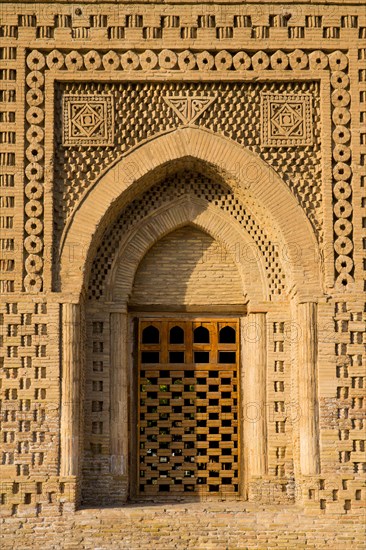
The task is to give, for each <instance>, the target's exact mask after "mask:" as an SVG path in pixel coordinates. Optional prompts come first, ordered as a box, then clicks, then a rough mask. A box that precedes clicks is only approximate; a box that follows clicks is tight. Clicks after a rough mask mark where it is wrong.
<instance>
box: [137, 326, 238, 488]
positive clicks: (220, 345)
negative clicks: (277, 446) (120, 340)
mask: <svg viewBox="0 0 366 550" xmlns="http://www.w3.org/2000/svg"><path fill="white" fill-rule="evenodd" d="M151 327H154V328H155V329H157V330H156V331H155V336H156V339H155V340H154V339H153V338H152V339H149V338H147V339H146V334H147V335H149V334H150V335H151V331H153V332H154V328H151ZM177 327H178V329H177ZM202 327H203V332H204V329H206V330H207V331H208V333H209V342H208V341H207V342H204V340H205V338H202V334H200V332H201V331H202ZM228 327H229V328H228ZM146 329H147V330H146ZM172 329H173V330H172ZM179 329H181V330H179ZM196 329H198V331H197V330H196ZM223 329H225V330H226V331H228V332H229V334H231V335H234V339H233V338H231V339H230V338H227V333H226V335H225V331H223ZM174 331H176V332H174ZM177 332H178V335H179V334H180V335H181V336H182V335H183V337H182V338H181V339H179V338H178V337H177ZM197 334H198V337H197ZM223 334H224V337H223V336H222V335H223ZM200 336H201V337H200ZM235 336H236V337H235ZM197 338H198V339H199V340H200V342H199V343H198V342H197ZM220 340H221V341H220ZM223 340H224V341H223ZM229 340H230V342H229ZM233 340H234V341H233ZM153 341H155V342H156V343H151V342H153ZM225 341H226V342H227V343H225ZM173 342H175V343H173ZM178 342H181V343H178ZM238 359H239V350H238V324H237V322H236V321H232V320H231V321H207V320H205V321H201V320H196V321H182V320H172V319H166V320H141V321H140V325H139V353H138V361H139V379H138V410H139V413H138V414H139V434H138V446H139V449H138V453H139V460H138V461H139V472H138V490H139V494H140V496H154V495H157V496H158V495H162V496H163V495H172V496H177V495H178V496H179V495H181V496H183V495H189V494H192V493H193V494H201V495H205V494H207V495H212V496H215V495H219V494H228V495H230V494H235V493H238V484H239V476H238V462H239V460H238V453H239V446H238V437H239V434H238V391H239V383H238ZM224 361H225V362H224Z"/></svg>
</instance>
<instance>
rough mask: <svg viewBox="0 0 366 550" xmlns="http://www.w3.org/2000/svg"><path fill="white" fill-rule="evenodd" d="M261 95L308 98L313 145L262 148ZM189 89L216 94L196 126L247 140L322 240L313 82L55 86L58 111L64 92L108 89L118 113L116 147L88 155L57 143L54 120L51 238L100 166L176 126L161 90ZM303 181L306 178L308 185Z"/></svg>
mask: <svg viewBox="0 0 366 550" xmlns="http://www.w3.org/2000/svg"><path fill="white" fill-rule="evenodd" d="M260 92H266V93H271V94H273V93H282V94H283V93H287V94H289V93H291V94H295V95H296V94H298V93H301V92H306V93H308V94H309V95H310V96H311V98H312V101H313V129H314V143H313V145H304V146H302V147H299V148H297V149H296V148H293V147H291V148H289V147H286V146H284V145H279V144H277V145H276V147H263V146H262V144H261V96H260ZM187 93H189V94H190V95H195V96H197V97H201V96H202V97H207V96H209V95H210V94H216V100H215V102H214V103H212V104H211V105H210V106H209V108H208V109H206V110H205V111H204V112H203V113H202V114H201V115H200V117H199V118H198V119H197V120H196V121H195V124H196V125H197V126H199V127H200V128H207V129H209V130H211V131H213V132H215V133H217V132H218V133H221V134H223V135H224V136H227V137H229V138H231V139H233V140H235V141H237V142H238V143H241V144H243V145H245V147H247V148H248V149H250V150H251V151H253V152H254V153H256V154H258V155H259V156H260V157H261V158H262V159H263V160H265V161H266V162H268V163H270V165H271V166H272V168H273V169H274V170H275V171H277V173H278V174H279V175H280V177H281V178H282V179H283V180H284V181H285V182H286V183H287V185H288V186H289V187H290V189H291V191H292V192H293V193H294V195H295V196H296V197H297V199H298V200H299V202H300V204H301V205H302V206H303V208H304V210H305V211H306V213H307V215H308V216H309V219H310V220H311V223H312V224H313V226H314V228H315V229H316V233H317V235H318V238H319V240H321V239H322V230H321V226H322V211H321V208H322V198H321V171H320V170H319V159H320V123H319V122H320V98H319V85H318V83H316V82H295V83H279V82H273V83H268V82H265V83H246V82H241V83H217V82H200V83H184V82H176V83H175V82H171V83H169V84H165V83H164V84H162V83H125V84H101V83H98V84H97V83H95V84H90V83H89V84H87V83H85V84H83V85H80V84H77V83H65V84H62V85H61V84H59V85H58V86H57V90H56V112H59V111H60V110H61V104H62V97H63V96H64V95H65V94H66V95H67V94H71V95H73V96H74V97H76V96H77V95H78V94H79V95H80V94H81V95H83V94H97V95H100V94H110V95H111V96H112V97H113V98H114V104H115V112H116V116H115V122H114V124H115V147H114V148H106V147H98V146H95V147H93V152H92V155H91V154H88V151H87V150H85V147H82V146H73V147H66V148H64V147H62V143H61V127H60V124H61V118H60V117H56V120H55V124H56V125H57V129H56V136H55V137H56V148H55V154H56V158H55V169H56V182H55V184H56V189H55V193H56V195H55V196H56V200H55V204H54V208H55V223H56V228H57V233H56V238H57V239H59V238H60V235H61V232H62V229H63V226H64V223H65V222H66V220H67V219H68V218H69V216H70V214H71V213H72V212H73V210H74V208H75V206H76V205H77V204H78V202H79V200H80V199H81V197H82V196H83V194H84V193H85V191H86V189H88V188H89V187H90V186H91V185H92V184H93V182H94V181H95V180H96V179H97V178H98V176H99V175H100V173H101V171H102V170H103V169H105V168H106V167H107V166H108V165H110V164H111V163H112V162H113V160H115V159H116V158H118V157H120V156H121V155H124V154H126V153H127V152H128V151H129V150H130V149H131V148H132V147H134V146H135V145H137V144H138V143H140V142H141V141H144V140H147V139H149V138H152V137H154V135H157V134H160V133H162V132H167V131H170V130H173V129H175V128H176V127H177V126H179V125H181V124H182V121H181V120H180V118H179V117H178V116H177V115H176V114H175V113H174V111H172V109H171V108H170V107H169V106H168V105H167V104H166V103H165V101H164V95H165V94H169V96H170V97H172V96H173V95H174V96H176V97H179V96H180V95H183V94H187ZM131 112H133V113H134V115H133V116H131V115H130V113H131ZM299 167H301V170H299ZM130 170H133V167H130ZM243 176H244V174H243ZM309 181H311V182H312V184H311V186H310V185H309V184H308V182H309Z"/></svg>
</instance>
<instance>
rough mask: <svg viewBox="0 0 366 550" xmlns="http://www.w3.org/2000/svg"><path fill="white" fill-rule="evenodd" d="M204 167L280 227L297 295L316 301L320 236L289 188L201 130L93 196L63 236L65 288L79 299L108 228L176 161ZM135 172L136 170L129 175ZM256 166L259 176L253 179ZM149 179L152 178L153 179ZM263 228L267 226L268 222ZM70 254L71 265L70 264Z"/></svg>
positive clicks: (138, 153)
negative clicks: (128, 203) (222, 178)
mask: <svg viewBox="0 0 366 550" xmlns="http://www.w3.org/2000/svg"><path fill="white" fill-rule="evenodd" d="M183 159H184V160H185V161H187V162H188V163H189V162H190V161H192V162H193V161H194V162H196V161H197V160H198V161H199V162H202V163H205V164H208V165H210V167H213V168H214V169H216V170H217V172H218V173H219V174H221V175H223V176H224V178H225V179H227V180H228V183H229V185H231V186H232V187H233V188H235V192H239V194H240V195H241V196H242V197H243V198H244V199H245V197H248V196H252V197H254V198H255V201H257V203H258V204H260V205H261V207H262V209H263V210H262V212H264V213H266V214H267V215H268V223H267V224H266V227H267V226H273V225H274V226H275V227H276V226H277V227H278V230H277V233H278V237H279V241H280V245H281V246H282V247H283V249H285V251H286V258H285V260H286V266H287V270H286V271H287V275H288V280H289V282H290V285H289V286H290V287H292V288H293V289H294V290H295V292H296V291H297V292H298V293H299V294H301V293H302V292H303V290H304V288H305V289H306V294H307V295H308V294H311V295H314V296H318V295H320V294H321V293H322V290H321V270H320V262H319V259H318V258H319V251H318V245H317V241H316V237H315V235H314V233H313V230H312V228H311V224H310V222H309V221H308V219H307V217H306V214H305V212H304V211H303V210H302V209H301V207H300V206H299V204H298V202H297V200H296V198H295V197H294V196H293V195H292V193H291V191H290V189H289V188H288V187H287V186H286V184H285V183H284V182H283V181H282V180H281V179H280V178H279V176H278V175H277V174H276V173H275V172H274V170H272V169H271V168H270V167H269V166H268V165H267V164H266V163H265V162H264V161H263V160H261V159H259V158H258V157H257V156H256V155H255V154H253V153H251V152H249V151H248V150H246V149H245V148H243V147H242V146H241V145H239V144H237V143H235V142H233V141H231V140H229V139H227V138H224V137H222V136H218V135H216V134H213V133H211V132H208V131H205V130H202V129H198V128H183V129H180V130H176V131H174V132H171V133H169V134H166V135H163V136H160V137H158V138H156V139H154V140H152V141H151V142H149V143H147V144H145V145H143V146H141V147H139V148H137V149H136V150H134V151H133V152H132V153H130V154H129V155H127V156H126V157H124V158H123V159H122V160H120V161H119V162H118V163H117V164H116V165H115V166H114V167H112V168H110V170H109V171H108V172H107V173H106V174H105V175H104V176H103V177H102V178H101V179H100V180H99V182H98V183H97V184H96V185H95V186H94V187H93V188H92V189H91V190H90V191H89V193H88V194H87V195H86V197H85V198H84V200H83V201H82V203H81V204H80V205H79V206H78V208H77V209H76V211H75V213H74V215H73V217H72V219H71V221H70V224H69V226H68V227H67V229H66V231H65V236H64V239H63V243H62V250H61V255H60V275H61V285H62V287H61V289H62V291H63V292H66V293H69V294H72V295H78V294H79V293H80V292H81V290H82V288H83V284H84V282H85V280H84V279H85V276H86V274H87V273H88V270H89V265H90V263H91V261H92V258H93V256H94V254H95V251H96V248H97V246H98V245H99V243H100V240H101V237H102V235H103V233H104V231H105V230H106V228H107V227H108V226H109V225H110V224H111V223H113V221H114V220H115V218H116V216H117V215H118V213H119V212H120V210H121V208H122V207H123V206H124V205H125V204H126V203H127V202H129V201H130V200H132V199H133V198H134V196H136V194H138V193H141V191H142V190H143V189H144V186H145V188H147V187H148V186H149V185H151V179H153V180H154V179H155V178H156V177H161V174H162V173H164V170H165V167H167V166H169V165H174V162H175V161H181V160H183ZM131 167H133V170H131ZM253 167H255V170H256V177H253V171H250V170H249V168H251V169H252V170H253ZM150 176H151V179H150ZM264 223H265V221H264ZM70 250H72V251H73V261H72V262H70V261H69V254H70Z"/></svg>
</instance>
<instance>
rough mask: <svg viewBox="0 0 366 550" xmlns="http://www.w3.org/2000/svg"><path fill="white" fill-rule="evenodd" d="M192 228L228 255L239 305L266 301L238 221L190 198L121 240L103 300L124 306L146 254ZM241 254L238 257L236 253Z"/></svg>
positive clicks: (264, 283)
mask: <svg viewBox="0 0 366 550" xmlns="http://www.w3.org/2000/svg"><path fill="white" fill-rule="evenodd" d="M185 225H193V226H194V227H197V228H198V229H201V230H202V231H204V232H206V233H208V234H209V235H210V236H211V237H213V238H214V239H215V240H216V241H218V242H220V244H222V245H223V246H224V248H225V249H226V251H227V252H228V254H229V255H230V256H231V258H232V260H233V261H234V263H235V264H236V266H237V269H238V271H239V274H240V277H241V280H242V285H243V302H244V301H247V300H248V299H250V300H252V301H261V300H266V299H268V298H269V288H268V280H267V276H266V270H265V265H264V261H263V257H262V255H261V254H259V255H258V254H256V253H255V252H254V251H256V252H258V250H257V248H256V246H255V243H253V241H252V240H251V238H250V236H249V235H248V234H247V233H246V232H245V231H243V229H242V227H241V226H240V224H239V223H238V222H235V221H234V220H232V219H230V218H229V216H228V215H227V214H226V215H225V214H224V213H223V212H221V211H220V210H219V209H217V208H215V207H214V206H212V205H209V204H207V202H206V201H203V200H199V199H197V198H193V197H191V196H188V197H183V198H181V199H178V200H177V201H175V202H174V203H168V204H167V205H166V206H164V207H162V208H161V209H159V210H158V211H154V213H153V214H152V215H150V216H147V217H146V218H144V219H143V220H142V221H141V222H140V223H139V224H136V225H135V226H134V227H133V228H132V230H131V231H130V232H129V233H128V234H127V235H126V237H125V238H124V239H123V241H122V243H121V245H120V248H119V250H118V252H117V254H116V257H115V261H114V265H113V266H112V269H111V274H110V277H109V278H108V281H107V288H108V292H107V296H106V298H107V300H113V301H117V302H122V303H126V302H127V301H128V299H129V297H130V295H131V292H132V286H133V282H134V278H135V273H136V270H137V268H138V266H139V265H140V262H141V260H142V259H143V257H144V256H145V254H146V253H147V251H148V250H149V249H150V248H151V247H152V246H153V245H154V244H155V243H156V242H157V241H158V240H160V239H161V238H163V237H164V236H165V235H167V234H168V233H170V232H171V231H174V230H175V229H177V228H179V227H182V226H185ZM240 250H241V251H242V254H240V253H239V254H238V252H240Z"/></svg>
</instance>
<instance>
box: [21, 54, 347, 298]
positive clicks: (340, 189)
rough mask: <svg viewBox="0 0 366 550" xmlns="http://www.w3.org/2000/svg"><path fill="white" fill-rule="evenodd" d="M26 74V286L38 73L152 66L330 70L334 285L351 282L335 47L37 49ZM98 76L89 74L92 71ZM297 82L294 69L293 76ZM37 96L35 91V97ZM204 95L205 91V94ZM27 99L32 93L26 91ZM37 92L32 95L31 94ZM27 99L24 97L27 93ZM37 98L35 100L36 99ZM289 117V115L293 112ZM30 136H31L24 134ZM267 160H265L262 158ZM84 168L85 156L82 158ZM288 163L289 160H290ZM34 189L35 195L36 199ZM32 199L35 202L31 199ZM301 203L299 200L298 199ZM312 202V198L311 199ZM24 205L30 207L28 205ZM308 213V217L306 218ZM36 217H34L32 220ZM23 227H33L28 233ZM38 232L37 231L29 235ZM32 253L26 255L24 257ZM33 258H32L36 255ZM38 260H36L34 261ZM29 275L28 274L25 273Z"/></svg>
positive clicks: (343, 110) (30, 268) (34, 211)
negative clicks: (289, 50)
mask: <svg viewBox="0 0 366 550" xmlns="http://www.w3.org/2000/svg"><path fill="white" fill-rule="evenodd" d="M27 65H28V69H29V75H30V74H31V75H32V76H29V75H28V77H27V84H28V87H29V90H34V97H32V99H31V101H33V102H35V103H36V104H32V105H31V104H29V109H28V113H27V120H28V122H29V121H31V122H30V124H32V127H36V128H37V130H38V134H37V137H36V136H35V135H34V136H33V137H32V139H33V140H36V139H38V140H39V141H30V142H29V144H31V143H32V144H33V143H36V146H35V147H32V149H29V150H28V149H27V152H26V156H27V160H28V166H27V172H26V175H27V179H28V180H29V182H36V184H37V185H34V187H33V188H32V189H33V191H32V193H33V195H32V193H30V197H28V196H27V202H26V216H27V222H28V220H29V219H32V222H30V223H29V224H28V225H27V228H26V229H25V231H26V234H27V239H28V236H29V237H31V238H30V239H28V240H27V239H26V242H25V248H26V252H27V258H26V262H27V265H26V266H25V271H26V279H25V282H24V284H25V286H26V288H27V289H28V290H31V289H33V290H35V289H36V290H40V289H41V288H42V281H41V271H42V265H43V260H42V247H43V243H42V231H43V226H42V211H43V205H42V198H41V197H42V195H43V184H42V177H43V167H42V165H41V160H42V151H43V149H42V145H41V143H42V139H43V137H42V138H41V139H40V138H39V136H40V135H41V133H42V130H43V128H42V124H43V111H42V109H41V107H40V106H41V105H42V102H43V95H42V94H43V90H42V86H43V80H44V76H43V73H42V71H43V70H44V69H45V68H47V70H50V71H54V70H63V71H69V72H70V80H72V74H74V73H75V72H78V71H84V72H85V74H87V73H88V71H91V70H93V71H97V72H98V71H104V70H107V71H108V72H110V73H111V74H113V72H114V71H115V72H120V73H123V71H126V70H128V72H129V75H131V71H139V72H143V71H148V70H155V71H157V72H162V73H164V72H165V71H187V70H192V71H197V73H199V72H206V73H207V71H234V72H236V73H237V74H238V77H239V78H240V75H241V74H242V75H243V74H249V73H248V72H250V71H257V70H260V71H262V73H261V74H262V75H263V76H264V74H265V72H264V71H268V76H269V77H270V78H271V79H273V76H275V71H276V70H277V69H281V70H283V69H286V70H288V71H291V70H296V71H299V70H303V71H304V74H305V73H306V71H308V70H311V71H312V72H313V73H314V71H317V70H321V71H324V70H329V71H330V73H331V82H332V87H333V93H332V98H331V101H332V119H333V123H334V125H335V127H334V132H333V141H334V147H333V161H334V165H333V178H334V180H333V181H334V185H333V193H334V199H335V200H336V202H335V205H334V233H335V242H334V248H335V270H336V275H337V283H338V284H340V285H342V286H343V287H346V286H347V285H348V283H349V282H351V281H353V275H352V274H353V245H352V206H351V201H350V198H351V184H350V179H351V166H350V150H349V147H348V145H347V143H348V140H349V138H348V136H349V124H350V110H349V106H350V105H349V104H350V96H349V94H348V92H347V87H348V76H347V68H348V58H347V56H346V55H345V54H343V53H342V52H339V51H336V52H333V53H331V54H327V53H325V52H322V51H313V52H311V53H309V54H308V53H306V52H304V51H301V50H295V51H294V52H292V53H290V54H286V53H284V52H282V51H276V52H273V53H272V54H270V53H267V52H264V51H257V52H256V53H251V52H245V51H239V52H236V53H230V52H228V51H226V50H224V51H220V52H218V53H211V52H208V51H201V52H192V51H189V50H185V51H183V52H175V51H172V50H162V51H160V52H154V51H151V50H146V51H142V52H138V53H137V52H134V51H123V52H117V51H109V52H96V51H94V50H93V51H90V52H88V53H82V52H77V51H72V52H69V53H63V52H61V51H59V50H54V51H53V52H50V53H48V55H47V56H46V59H45V57H44V56H43V54H42V53H40V52H38V51H33V52H32V53H31V54H30V55H29V56H28V58H27ZM95 74H97V73H95V72H94V75H95ZM295 80H297V81H298V80H299V77H298V73H297V75H296V79H295ZM37 94H38V95H37ZM206 95H207V94H206ZM29 96H30V97H31V94H29ZM36 96H37V97H36ZM27 100H28V96H27ZM37 102H40V103H37ZM292 116H294V115H292ZM309 136H310V134H309V133H307V135H306V139H310V137H309ZM29 137H31V136H29ZM112 160H113V155H112V156H110V161H112ZM267 160H269V161H270V159H267ZM85 164H86V165H87V166H88V164H89V163H88V159H86V160H85ZM289 164H290V163H289ZM34 193H37V194H40V196H39V197H38V198H36V197H35V196H34ZM31 201H36V203H34V202H31ZM300 202H301V201H300ZM310 202H311V201H310ZM29 203H31V204H30V206H29ZM309 217H310V216H309ZM34 220H38V221H36V222H35V221H34ZM28 231H33V233H31V232H30V233H29V235H28ZM34 232H37V233H34ZM30 256H31V259H30V260H29V259H28V258H29V257H30ZM35 257H37V260H36V259H35ZM38 258H39V259H38ZM28 276H29V277H28Z"/></svg>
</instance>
